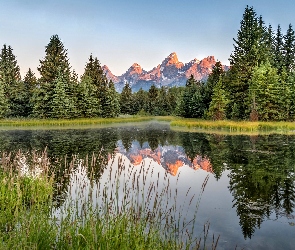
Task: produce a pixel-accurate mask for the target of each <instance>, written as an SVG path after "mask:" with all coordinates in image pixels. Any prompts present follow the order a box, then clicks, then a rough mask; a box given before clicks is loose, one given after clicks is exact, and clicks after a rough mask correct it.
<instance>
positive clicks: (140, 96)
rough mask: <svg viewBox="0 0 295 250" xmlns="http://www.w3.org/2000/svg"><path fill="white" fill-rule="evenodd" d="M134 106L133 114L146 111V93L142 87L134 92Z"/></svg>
mask: <svg viewBox="0 0 295 250" xmlns="http://www.w3.org/2000/svg"><path fill="white" fill-rule="evenodd" d="M134 108H135V110H134V112H135V114H137V113H141V114H146V113H147V112H148V93H147V92H146V91H144V90H143V89H142V88H140V89H139V90H138V91H137V92H136V93H135V94H134Z"/></svg>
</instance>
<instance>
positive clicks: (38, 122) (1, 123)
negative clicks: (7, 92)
mask: <svg viewBox="0 0 295 250" xmlns="http://www.w3.org/2000/svg"><path fill="white" fill-rule="evenodd" d="M153 119H154V117H151V116H142V117H140V116H122V117H116V118H83V119H3V120H0V128H3V129H5V128H10V127H12V128H18V127H19V128H21V129H22V128H25V127H37V128H40V127H74V126H87V125H88V126H97V125H98V126H99V125H110V124H117V123H131V122H145V121H150V120H153Z"/></svg>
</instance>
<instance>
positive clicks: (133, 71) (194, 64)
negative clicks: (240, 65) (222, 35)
mask: <svg viewBox="0 0 295 250" xmlns="http://www.w3.org/2000/svg"><path fill="white" fill-rule="evenodd" d="M215 63H216V60H215V58H214V56H208V57H206V58H204V59H202V60H198V59H196V58H195V59H193V60H191V61H190V62H188V63H182V62H179V60H178V57H177V54H176V53H175V52H173V53H171V54H170V55H169V56H168V57H166V58H165V59H164V60H163V61H162V63H161V64H159V65H158V66H156V67H154V68H153V69H152V70H150V71H146V70H144V69H143V68H142V67H141V66H140V65H139V64H138V63H134V64H133V65H132V66H131V67H130V68H129V69H128V70H127V71H126V72H125V73H124V74H122V75H121V76H115V75H114V74H112V72H111V70H110V69H109V68H108V67H107V66H106V65H104V66H102V68H103V70H104V72H105V74H106V76H107V78H108V79H109V80H112V81H113V82H114V83H115V87H116V90H117V91H118V92H121V91H122V89H123V87H124V86H125V83H127V82H128V83H129V84H130V86H131V88H132V91H133V92H136V91H138V90H139V89H140V88H142V89H143V90H148V89H149V88H150V87H151V86H152V85H153V84H154V85H155V86H156V87H161V86H168V87H172V86H184V85H185V83H186V81H187V79H188V78H189V77H190V76H191V75H193V76H194V78H195V79H196V80H199V81H205V80H207V78H208V75H209V74H210V73H211V72H212V69H213V66H214V65H215ZM223 67H224V70H227V69H228V68H229V67H228V66H226V65H223Z"/></svg>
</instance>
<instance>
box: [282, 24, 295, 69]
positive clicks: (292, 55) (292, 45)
mask: <svg viewBox="0 0 295 250" xmlns="http://www.w3.org/2000/svg"><path fill="white" fill-rule="evenodd" d="M284 67H285V68H286V70H287V72H290V71H293V70H294V69H295V35H294V30H293V27H292V25H291V24H289V28H288V30H287V33H286V35H285V36H284Z"/></svg>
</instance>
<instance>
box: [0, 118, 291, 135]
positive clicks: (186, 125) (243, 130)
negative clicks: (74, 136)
mask: <svg viewBox="0 0 295 250" xmlns="http://www.w3.org/2000/svg"><path fill="white" fill-rule="evenodd" d="M149 121H158V122H169V123H170V126H171V128H173V129H176V130H181V131H199V132H208V133H223V134H228V133H230V134H250V135H251V134H270V133H281V134H295V122H250V121H229V120H223V121H211V120H199V119H192V118H180V117H174V116H128V115H125V116H120V117H116V118H84V119H56V120H54V119H6V120H0V129H33V128H34V129H55V128H59V129H60V128H75V127H77V128H78V127H81V128H94V127H109V126H113V125H114V126H115V125H120V124H121V125H122V124H128V123H140V122H149Z"/></svg>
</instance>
